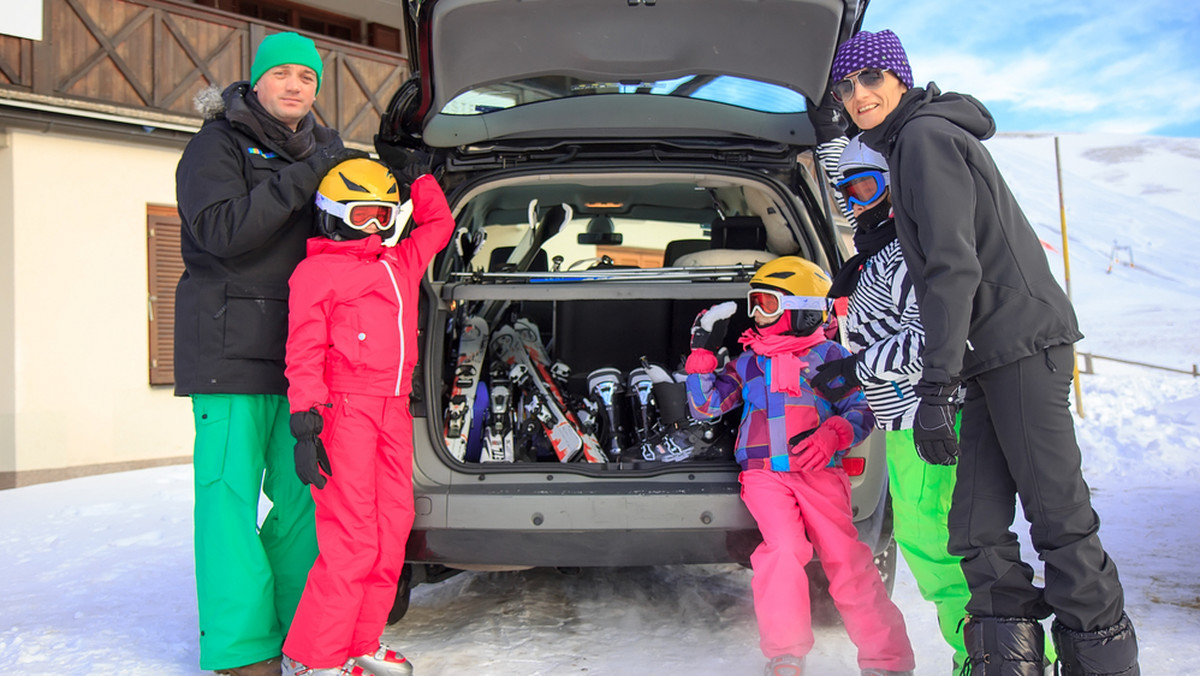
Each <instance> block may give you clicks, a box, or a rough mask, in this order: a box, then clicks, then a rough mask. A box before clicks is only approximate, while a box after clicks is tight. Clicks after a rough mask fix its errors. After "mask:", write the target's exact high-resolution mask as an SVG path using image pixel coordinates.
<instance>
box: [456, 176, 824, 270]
mask: <svg viewBox="0 0 1200 676" xmlns="http://www.w3.org/2000/svg"><path fill="white" fill-rule="evenodd" d="M621 178H622V180H621V181H617V180H615V179H612V178H607V177H597V176H595V175H588V176H583V175H579V176H575V175H572V176H565V177H558V176H555V177H554V180H546V177H545V176H537V177H524V178H508V179H504V180H502V181H495V182H492V183H489V184H486V185H483V186H480V187H477V188H475V189H473V190H471V191H470V192H469V193H468V194H466V195H465V196H464V197H463V198H462V199H461V200H459V203H460V204H461V205H462V206H461V207H460V208H459V213H458V215H457V219H458V222H459V223H460V225H462V226H465V227H468V228H470V229H480V228H494V227H495V226H517V227H521V226H527V225H528V222H529V208H530V202H531V201H532V200H537V205H538V207H539V208H540V209H545V208H547V207H549V206H552V205H557V204H567V205H569V206H570V207H571V208H572V211H573V212H574V219H575V220H578V221H579V222H580V223H589V224H590V225H594V224H595V223H596V222H597V221H596V219H597V218H598V217H604V218H605V219H608V223H609V224H611V222H612V219H618V220H642V221H659V222H667V223H672V222H673V223H691V224H698V225H702V226H705V230H706V233H705V234H709V235H710V239H709V240H703V239H701V238H699V237H696V236H690V237H686V238H683V239H680V240H678V241H671V242H669V243H664V245H665V250H664V254H663V257H662V259H661V261H662V262H661V265H663V266H664V267H665V266H671V265H672V264H673V263H674V262H675V261H676V260H679V259H680V257H681V256H684V255H687V254H694V253H696V252H699V251H701V250H705V249H713V250H715V249H738V250H759V251H768V252H773V253H775V254H779V255H783V254H789V253H797V252H802V249H804V248H805V247H804V246H803V245H802V243H801V242H800V241H798V240H797V236H796V234H795V228H794V226H792V225H790V224H789V223H788V220H787V218H786V217H785V216H784V215H783V213H784V212H783V210H782V209H781V208H780V207H779V204H778V202H777V199H776V198H773V196H772V195H771V194H770V192H769V191H768V190H766V189H764V188H763V187H761V186H760V185H759V184H755V183H753V182H751V181H747V180H741V179H732V178H729V177H724V176H720V177H703V178H700V179H698V178H697V177H696V175H695V174H689V175H687V176H686V177H682V176H681V177H678V179H677V180H673V179H675V177H673V176H666V177H664V176H663V175H660V174H646V175H640V176H632V177H631V176H629V175H623V176H622V177H621ZM598 205H602V206H598ZM714 226H715V227H714ZM589 232H590V231H589ZM608 232H612V231H611V230H608ZM732 232H736V233H737V234H734V235H732V236H730V235H729V233H732ZM731 237H732V238H731ZM617 239H619V237H612V236H611V235H609V236H607V238H606V237H605V236H600V237H599V238H597V239H594V240H592V242H591V243H594V244H606V245H610V246H611V245H616V246H620V245H619V244H618V243H617V241H616V240H617ZM580 241H581V243H583V241H584V240H583V239H581V240H580ZM505 246H507V243H505V244H498V245H497V246H496V247H495V248H493V249H491V250H490V253H489V256H488V257H487V258H486V259H481V260H480V261H479V262H478V263H476V267H482V268H483V269H486V270H490V271H496V270H499V269H500V267H501V266H502V265H503V263H504V261H506V260H507V258H506V257H505V254H504V252H500V253H497V250H499V249H501V248H503V247H505ZM509 252H511V248H510V249H509ZM567 262H568V263H570V262H571V261H567ZM656 265H657V263H656ZM643 267H645V266H644V265H643ZM651 267H653V266H651ZM548 269H550V264H549V261H548V257H544V256H541V257H539V258H538V259H535V261H534V262H533V263H532V265H531V266H530V267H529V268H528V270H527V271H531V272H532V271H545V270H548ZM564 269H565V267H564Z"/></svg>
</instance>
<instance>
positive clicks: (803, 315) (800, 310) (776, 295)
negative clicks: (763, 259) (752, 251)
mask: <svg viewBox="0 0 1200 676" xmlns="http://www.w3.org/2000/svg"><path fill="white" fill-rule="evenodd" d="M830 286H832V281H831V280H830V279H829V275H828V274H827V273H826V272H825V271H824V270H822V269H821V268H820V267H819V266H818V265H817V264H816V263H813V262H812V261H809V260H805V259H803V258H800V257H799V256H782V257H780V258H776V259H775V260H773V261H770V262H768V263H766V264H764V265H763V266H762V267H760V268H759V269H758V271H757V272H755V273H754V277H753V278H751V279H750V291H749V292H747V293H746V311H747V313H748V314H749V315H750V316H751V317H753V316H754V314H755V313H756V312H757V313H759V314H761V315H762V316H763V317H765V318H767V319H776V320H778V319H779V318H780V317H782V316H783V315H784V312H785V311H786V310H792V312H791V331H792V332H795V333H797V334H798V335H801V336H807V335H809V334H811V333H812V332H813V331H815V330H816V329H817V327H819V326H821V325H822V324H824V323H825V320H826V319H828V318H829V299H828V298H827V297H826V296H827V294H828V293H829V287H830Z"/></svg>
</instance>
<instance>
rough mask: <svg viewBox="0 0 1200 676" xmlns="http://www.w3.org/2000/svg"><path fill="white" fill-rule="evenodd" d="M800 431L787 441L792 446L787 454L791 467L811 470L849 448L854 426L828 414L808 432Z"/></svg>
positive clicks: (822, 465) (826, 463) (821, 465)
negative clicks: (789, 456)
mask: <svg viewBox="0 0 1200 676" xmlns="http://www.w3.org/2000/svg"><path fill="white" fill-rule="evenodd" d="M805 434H806V433H803V432H802V433H800V434H797V435H796V436H794V437H792V438H791V439H790V440H789V443H790V444H792V447H791V448H789V449H788V454H789V455H791V456H792V459H791V463H789V464H791V466H792V469H801V470H806V471H810V472H811V471H812V470H817V469H821V468H822V467H825V466H826V465H828V464H829V461H830V460H832V459H833V454H834V453H837V452H838V451H841V450H843V449H847V448H850V444H851V443H852V442H853V441H854V428H853V427H852V426H851V425H850V422H849V421H847V420H846V419H845V418H843V417H842V416H840V415H835V416H830V417H829V418H826V420H825V422H823V423H821V424H820V425H819V426H818V427H817V428H816V429H814V430H812V431H811V432H810V433H807V436H805Z"/></svg>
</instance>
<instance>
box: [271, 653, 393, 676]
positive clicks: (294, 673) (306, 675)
mask: <svg viewBox="0 0 1200 676" xmlns="http://www.w3.org/2000/svg"><path fill="white" fill-rule="evenodd" d="M282 676H371V672H369V671H367V670H365V669H363V668H362V667H361V666H359V665H357V664H355V662H354V659H353V658H351V659H348V660H346V663H345V664H343V665H342V666H340V667H326V668H324V669H322V668H318V667H306V666H304V665H303V664H301V663H299V662H297V661H296V660H294V659H292V658H290V657H288V656H287V655H284V656H283V665H282Z"/></svg>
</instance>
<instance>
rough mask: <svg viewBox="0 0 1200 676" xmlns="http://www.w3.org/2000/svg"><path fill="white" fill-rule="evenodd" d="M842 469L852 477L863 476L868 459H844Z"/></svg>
mask: <svg viewBox="0 0 1200 676" xmlns="http://www.w3.org/2000/svg"><path fill="white" fill-rule="evenodd" d="M842 469H844V470H846V474H849V475H850V476H861V475H862V473H863V472H864V471H866V469H867V459H866V458H842Z"/></svg>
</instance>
